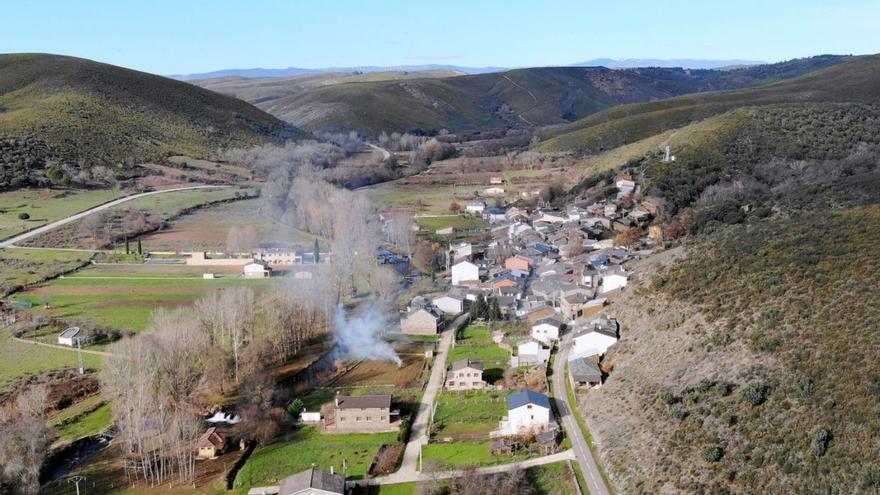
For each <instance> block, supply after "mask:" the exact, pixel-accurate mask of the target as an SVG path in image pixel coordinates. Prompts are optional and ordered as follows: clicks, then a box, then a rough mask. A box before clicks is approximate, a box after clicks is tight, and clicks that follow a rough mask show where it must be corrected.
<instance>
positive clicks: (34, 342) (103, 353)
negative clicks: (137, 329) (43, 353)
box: [12, 337, 115, 357]
mask: <svg viewBox="0 0 880 495" xmlns="http://www.w3.org/2000/svg"><path fill="white" fill-rule="evenodd" d="M12 340H13V341H15V342H18V343H20V344H30V345H39V346H43V347H51V348H53V349H61V350H62V351H70V352H76V351H77V350H78V349H77V348H76V347H69V346H66V345H59V344H50V343H48V342H40V341H37V340H27V339H23V338H21V337H12ZM79 351H81V352H82V353H83V354H94V355H96V356H105V357H106V356H115V354H113V353H112V352H107V351H93V350H91V349H79Z"/></svg>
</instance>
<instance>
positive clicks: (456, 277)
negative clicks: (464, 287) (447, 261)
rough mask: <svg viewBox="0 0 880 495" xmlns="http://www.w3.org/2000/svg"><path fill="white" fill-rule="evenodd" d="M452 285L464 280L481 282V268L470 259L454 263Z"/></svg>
mask: <svg viewBox="0 0 880 495" xmlns="http://www.w3.org/2000/svg"><path fill="white" fill-rule="evenodd" d="M451 271H452V285H460V284H461V283H462V282H479V281H480V268H479V267H478V266H477V265H475V264H473V263H471V262H470V261H460V262H458V263H456V264H454V265H452V270H451Z"/></svg>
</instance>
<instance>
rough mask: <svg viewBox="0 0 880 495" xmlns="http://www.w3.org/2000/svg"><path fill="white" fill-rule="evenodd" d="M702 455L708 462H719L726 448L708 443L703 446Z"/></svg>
mask: <svg viewBox="0 0 880 495" xmlns="http://www.w3.org/2000/svg"><path fill="white" fill-rule="evenodd" d="M702 455H703V460H705V461H706V462H718V461H720V460H721V458H722V457H724V448H722V447H721V446H720V445H707V446H705V447H703V450H702Z"/></svg>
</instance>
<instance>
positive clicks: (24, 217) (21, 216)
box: [18, 212, 31, 220]
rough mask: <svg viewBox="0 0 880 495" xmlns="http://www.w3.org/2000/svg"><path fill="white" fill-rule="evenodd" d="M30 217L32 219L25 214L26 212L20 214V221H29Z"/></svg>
mask: <svg viewBox="0 0 880 495" xmlns="http://www.w3.org/2000/svg"><path fill="white" fill-rule="evenodd" d="M30 217H31V216H30V215H28V214H27V213H24V212H22V213H19V214H18V219H19V220H27V219H29V218H30Z"/></svg>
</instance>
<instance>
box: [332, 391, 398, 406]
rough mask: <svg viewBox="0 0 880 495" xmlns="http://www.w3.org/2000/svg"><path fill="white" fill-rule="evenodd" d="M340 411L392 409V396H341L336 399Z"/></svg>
mask: <svg viewBox="0 0 880 495" xmlns="http://www.w3.org/2000/svg"><path fill="white" fill-rule="evenodd" d="M336 400H337V401H338V404H339V406H338V407H339V409H390V408H391V396H390V395H378V394H377V395H361V396H358V397H350V396H347V395H340V396H339V397H337V398H336Z"/></svg>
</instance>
